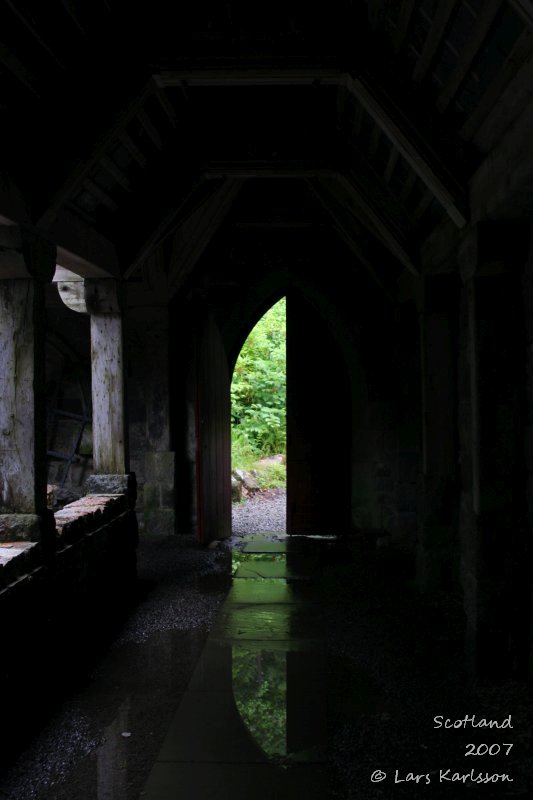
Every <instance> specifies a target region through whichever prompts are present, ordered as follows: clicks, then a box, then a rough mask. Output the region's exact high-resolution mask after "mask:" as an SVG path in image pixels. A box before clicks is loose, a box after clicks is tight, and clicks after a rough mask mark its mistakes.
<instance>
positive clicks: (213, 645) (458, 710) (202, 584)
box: [0, 534, 533, 800]
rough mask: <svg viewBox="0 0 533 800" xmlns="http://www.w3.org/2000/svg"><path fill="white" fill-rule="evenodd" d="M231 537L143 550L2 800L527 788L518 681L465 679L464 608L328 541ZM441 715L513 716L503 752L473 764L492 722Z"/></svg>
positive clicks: (211, 798) (523, 699)
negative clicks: (93, 655)
mask: <svg viewBox="0 0 533 800" xmlns="http://www.w3.org/2000/svg"><path fill="white" fill-rule="evenodd" d="M231 544H232V545H233V546H232V547H231V548H229V547H227V546H226V545H222V544H221V545H220V546H219V547H218V548H216V549H213V550H201V549H200V548H198V547H197V546H196V545H195V544H194V542H192V540H190V541H188V542H187V541H185V540H182V542H180V543H179V544H177V543H176V542H175V541H170V540H164V541H161V542H153V543H151V544H149V545H145V548H147V549H146V552H145V554H144V559H145V560H144V566H143V567H142V570H141V575H142V576H144V581H145V584H146V587H147V588H146V594H145V597H144V599H143V601H142V602H141V603H140V604H139V606H138V608H137V609H136V610H135V611H134V612H133V614H132V615H131V618H130V619H129V620H128V621H126V623H125V624H124V626H123V627H122V629H121V631H120V633H119V634H118V637H117V638H116V640H115V642H114V644H112V646H111V647H110V648H109V651H108V652H107V653H106V654H105V655H104V657H103V658H102V659H101V661H100V663H99V664H97V665H96V666H95V668H94V669H93V670H92V672H91V674H90V675H88V676H87V677H86V682H85V685H83V686H81V687H80V688H79V690H78V691H77V692H76V693H74V694H73V695H72V696H71V697H70V698H67V699H66V700H65V702H64V703H63V706H62V707H61V709H60V710H59V711H58V714H57V716H56V718H55V719H54V720H52V721H51V722H50V723H49V724H48V725H47V726H46V727H45V728H44V729H43V731H42V732H41V734H40V736H38V737H37V739H36V741H35V742H34V743H33V744H32V745H30V746H29V747H28V749H27V751H26V752H25V753H24V754H23V755H22V757H21V759H19V761H18V762H17V764H15V766H14V767H13V768H12V769H11V771H10V772H9V773H8V774H7V776H6V777H5V778H4V779H3V780H2V781H0V797H7V798H9V799H10V800H67V798H68V800H72V799H73V798H76V800H138V798H142V800H181V799H182V798H183V800H189V799H191V800H230V798H231V800H235V799H236V798H243V799H244V798H246V800H248V798H251V799H252V798H253V799H254V800H263V798H265V799H266V798H269V799H270V798H274V799H275V800H282V799H283V798H292V797H298V796H304V797H306V799H307V798H308V799H309V800H313V799H314V798H326V797H329V798H338V799H339V800H348V799H349V798H363V800H366V798H368V799H369V800H372V799H373V798H383V799H386V798H404V797H408V796H409V797H412V796H413V795H414V796H416V797H419V796H421V797H427V798H429V797H431V798H433V797H438V798H440V797H446V798H449V800H456V799H457V798H462V797H465V798H477V797H480V798H507V797H514V798H524V799H525V798H530V797H531V794H530V791H531V787H532V784H531V760H530V754H531V744H532V737H531V727H530V723H531V711H532V709H533V704H532V702H531V696H530V694H529V693H528V691H527V690H526V688H525V687H524V686H522V685H518V684H506V685H505V686H499V687H494V686H486V687H482V686H478V687H473V686H471V685H470V684H469V682H468V680H467V677H466V675H465V673H464V670H463V664H462V648H461V641H462V633H463V632H462V617H461V613H460V609H459V608H458V606H457V604H456V603H454V602H453V601H451V600H450V599H449V598H448V599H446V598H442V597H440V598H436V599H435V600H434V601H431V600H429V599H424V600H423V601H421V598H420V596H419V595H418V594H417V593H416V591H415V589H414V585H413V582H412V576H411V566H410V565H409V563H407V562H405V561H402V559H401V558H398V554H391V555H390V557H389V556H387V554H383V555H376V553H375V552H374V551H370V550H369V549H367V548H366V547H365V546H364V544H362V543H361V542H357V541H355V540H350V539H336V538H335V537H329V536H324V537H295V536H293V537H286V536H283V535H279V534H272V535H267V534H263V535H262V534H256V535H252V536H243V537H234V538H233V540H232V543H231ZM438 714H440V715H444V717H446V718H451V719H453V720H455V719H459V718H461V717H464V716H465V714H476V715H478V717H487V718H489V719H503V718H504V717H506V716H508V715H509V714H512V718H513V730H512V731H505V734H506V735H505V737H504V738H505V739H506V741H508V742H509V743H513V748H514V749H513V752H512V753H511V755H510V756H508V757H503V756H495V757H494V758H492V759H487V757H480V758H478V759H477V761H476V763H471V761H472V759H470V760H469V759H468V758H466V757H465V748H466V746H467V744H468V743H469V742H472V741H474V742H477V744H480V743H481V742H484V741H485V740H487V741H488V739H490V741H491V742H492V741H494V742H499V740H500V739H501V738H502V732H500V731H497V733H498V734H500V735H499V737H498V736H495V735H494V734H493V732H491V735H490V737H488V736H487V733H486V732H485V733H484V734H483V732H482V734H481V735H479V732H476V731H472V729H470V730H452V731H448V730H447V731H445V732H444V731H442V730H440V729H435V727H434V724H433V718H434V716H435V715H438ZM473 737H474V738H473ZM502 741H503V739H502ZM489 743H490V742H489ZM446 769H450V770H451V773H453V772H454V771H457V772H458V773H460V774H461V775H463V774H467V773H468V775H470V770H471V769H474V771H475V773H476V774H477V773H478V772H483V773H487V772H489V773H491V774H493V773H502V774H503V773H508V774H509V776H510V777H512V778H513V781H512V782H503V783H489V784H483V785H479V784H477V783H476V780H475V774H474V775H472V776H470V778H468V775H467V779H465V780H464V781H463V780H461V781H460V782H459V783H457V782H454V783H452V782H448V781H447V780H444V782H442V781H441V780H440V771H441V770H444V771H445V770H446ZM377 771H379V772H380V774H385V776H386V777H385V778H383V780H380V781H375V782H373V781H372V779H371V778H372V775H374V774H376V772H377ZM451 773H450V774H451ZM408 775H413V776H416V775H419V776H423V777H420V778H419V779H418V780H416V779H415V778H414V777H413V778H408Z"/></svg>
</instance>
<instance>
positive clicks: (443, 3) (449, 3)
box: [413, 0, 460, 83]
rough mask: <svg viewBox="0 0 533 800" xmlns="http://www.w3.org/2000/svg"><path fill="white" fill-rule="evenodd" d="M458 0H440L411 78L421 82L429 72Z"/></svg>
mask: <svg viewBox="0 0 533 800" xmlns="http://www.w3.org/2000/svg"><path fill="white" fill-rule="evenodd" d="M459 2H460V0H440V2H439V5H438V6H437V11H436V12H435V16H434V18H433V23H432V25H431V28H430V31H429V33H428V36H427V39H426V41H425V42H424V47H423V48H422V52H421V54H420V58H419V59H418V61H417V64H416V66H415V69H414V71H413V79H414V80H415V81H416V82H417V83H421V82H422V81H423V80H424V78H425V77H426V75H427V73H428V72H429V70H430V68H431V65H432V63H433V59H434V58H435V55H436V54H437V50H438V49H439V46H440V44H441V42H442V41H443V39H444V37H445V34H446V32H447V28H448V23H449V22H450V19H451V17H452V15H453V13H454V11H455V9H456V8H457V6H458V5H459Z"/></svg>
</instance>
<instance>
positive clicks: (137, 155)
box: [119, 131, 148, 169]
mask: <svg viewBox="0 0 533 800" xmlns="http://www.w3.org/2000/svg"><path fill="white" fill-rule="evenodd" d="M119 139H120V141H121V142H122V144H123V145H124V147H125V148H126V150H127V151H128V153H129V154H130V156H131V157H132V158H133V160H134V161H136V162H137V164H138V165H139V166H140V167H141V169H144V168H145V167H146V164H147V163H148V162H147V160H146V156H145V155H144V153H143V152H142V150H141V149H140V147H137V145H136V144H135V142H134V141H133V139H132V138H131V136H130V135H129V133H126V131H122V132H121V133H120V136H119Z"/></svg>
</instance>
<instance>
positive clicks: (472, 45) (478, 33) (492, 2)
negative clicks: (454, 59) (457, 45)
mask: <svg viewBox="0 0 533 800" xmlns="http://www.w3.org/2000/svg"><path fill="white" fill-rule="evenodd" d="M502 3H503V0H485V4H484V6H483V8H482V9H481V11H480V12H479V14H478V15H477V18H476V23H475V26H474V29H473V32H472V35H471V36H470V38H469V39H468V42H467V44H466V47H465V48H464V50H463V51H462V53H461V57H460V59H459V63H458V64H457V66H456V67H455V69H454V70H453V72H452V74H451V75H450V77H449V79H448V80H447V81H446V84H445V85H444V87H443V89H442V91H441V92H440V94H439V97H438V100H437V108H438V109H439V111H445V110H446V108H447V107H448V106H449V104H450V103H451V101H452V100H453V98H454V97H455V95H456V94H457V91H458V90H459V88H460V86H461V84H462V83H463V81H464V79H465V78H466V76H467V75H468V72H469V71H470V68H471V66H472V62H473V61H474V59H475V57H476V56H477V54H478V53H479V51H480V50H481V48H482V47H483V43H484V42H485V39H486V38H487V36H488V34H489V31H490V29H491V26H492V24H493V22H494V20H495V19H496V15H497V14H498V11H499V10H500V8H501V7H502Z"/></svg>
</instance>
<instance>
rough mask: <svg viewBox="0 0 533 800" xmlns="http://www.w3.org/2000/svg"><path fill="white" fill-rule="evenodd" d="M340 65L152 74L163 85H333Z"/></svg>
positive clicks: (171, 71)
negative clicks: (332, 66) (337, 67)
mask: <svg viewBox="0 0 533 800" xmlns="http://www.w3.org/2000/svg"><path fill="white" fill-rule="evenodd" d="M341 75H342V72H341V70H340V69H322V68H317V69H291V68H288V69H269V68H259V67H255V68H254V67H250V68H246V67H242V68H239V69H196V70H180V71H177V70H164V71H162V72H159V73H156V74H154V76H153V79H154V81H155V82H156V84H157V85H158V86H159V87H160V88H161V89H164V88H166V87H171V86H177V87H183V86H186V87H191V86H192V87H194V86H311V85H313V84H316V83H318V84H323V85H326V86H336V85H338V84H339V82H340V78H341Z"/></svg>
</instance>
